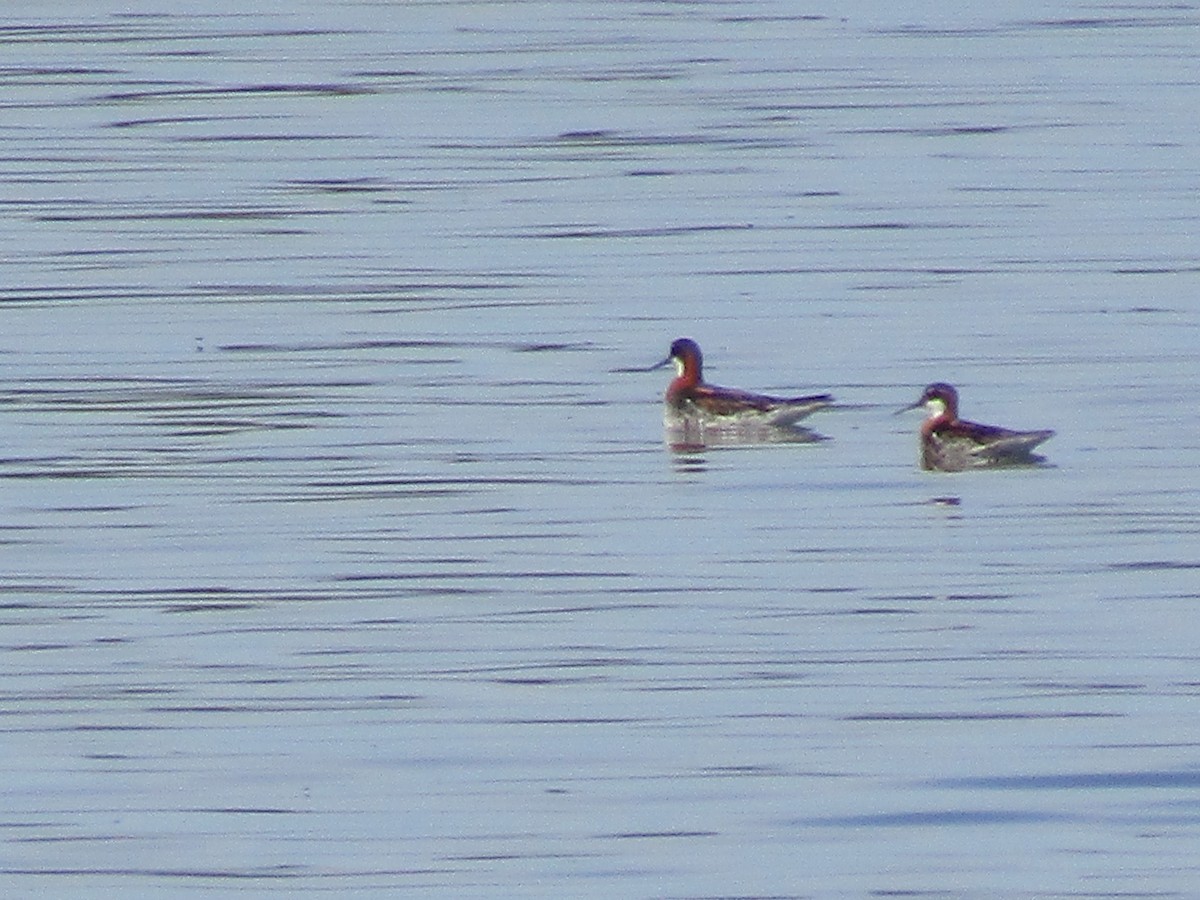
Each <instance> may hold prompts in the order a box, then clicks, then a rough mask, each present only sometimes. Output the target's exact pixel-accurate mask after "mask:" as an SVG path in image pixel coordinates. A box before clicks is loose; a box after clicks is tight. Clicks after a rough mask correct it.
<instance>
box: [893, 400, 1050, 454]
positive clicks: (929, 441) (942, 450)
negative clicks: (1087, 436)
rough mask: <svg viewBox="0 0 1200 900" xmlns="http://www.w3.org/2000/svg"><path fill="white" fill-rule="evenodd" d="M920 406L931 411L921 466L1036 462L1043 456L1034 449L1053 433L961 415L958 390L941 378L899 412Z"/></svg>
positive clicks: (923, 432) (924, 424) (923, 431)
mask: <svg viewBox="0 0 1200 900" xmlns="http://www.w3.org/2000/svg"><path fill="white" fill-rule="evenodd" d="M919 406H924V407H925V409H926V410H927V411H928V413H929V415H928V418H926V419H925V421H924V422H922V423H921V468H923V469H928V470H930V471H938V472H961V471H963V470H965V469H975V468H981V467H984V466H1004V465H1030V464H1037V463H1040V462H1043V461H1044V458H1043V457H1041V456H1038V455H1036V454H1034V453H1032V452H1031V451H1032V450H1033V448H1034V447H1036V446H1037V445H1038V444H1040V443H1042V442H1043V441H1045V440H1048V439H1049V438H1051V437H1053V436H1054V432H1053V431H1050V430H1044V431H1013V430H1011V429H1008V428H1000V427H999V426H996V425H980V424H979V423H977V422H967V421H965V420H963V419H960V418H959V417H958V391H956V390H955V389H954V388H953V387H951V386H950V385H948V384H946V383H944V382H940V381H939V382H936V383H934V384H931V385H929V386H928V387H927V388H925V392H924V393H923V394H921V397H920V399H919V400H917V402H915V403H913V404H910V405H909V406H906V407H904V409H901V410H898V412H906V411H907V410H910V409H916V408H917V407H919Z"/></svg>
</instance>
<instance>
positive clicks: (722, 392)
mask: <svg viewBox="0 0 1200 900" xmlns="http://www.w3.org/2000/svg"><path fill="white" fill-rule="evenodd" d="M672 362H673V363H675V371H676V375H675V379H674V380H673V381H672V382H671V384H670V386H669V387H668V388H667V395H666V398H665V419H666V422H667V424H668V425H672V424H674V425H678V424H681V423H691V422H698V423H700V424H703V425H705V426H713V425H715V426H734V427H741V426H769V427H773V428H787V427H789V426H791V425H793V424H794V423H796V422H798V421H800V420H801V419H803V418H804V417H805V416H807V415H808V414H809V413H812V412H815V411H816V410H818V409H823V408H824V407H826V406H829V405H830V404H831V403H832V402H833V397H832V396H831V395H829V394H811V395H809V396H807V397H770V396H767V395H766V394H752V393H750V392H749V391H742V390H738V389H737V388H727V387H718V386H717V385H715V384H707V383H705V381H704V377H703V371H702V368H703V365H704V358H703V356H702V355H701V353H700V346H699V345H698V344H697V343H696V342H695V341H693V340H692V339H691V338H679V339H678V340H676V341H675V342H674V343H672V344H671V352H670V354H669V355H668V356H667V358H666V359H664V360H663V361H662V362H660V363H658V364H657V365H655V366H653V367H652V368H655V369H659V368H662V367H663V366H666V365H670V364H671V363H672Z"/></svg>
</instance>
